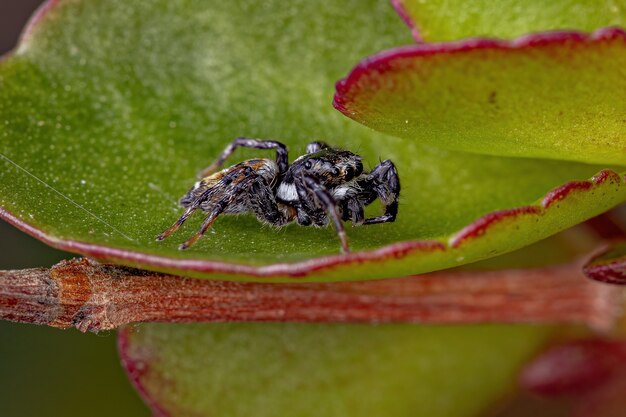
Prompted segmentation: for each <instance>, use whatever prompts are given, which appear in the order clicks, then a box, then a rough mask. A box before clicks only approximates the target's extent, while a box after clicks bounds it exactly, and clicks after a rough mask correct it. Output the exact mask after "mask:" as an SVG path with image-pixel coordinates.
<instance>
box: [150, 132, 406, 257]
mask: <svg viewBox="0 0 626 417" xmlns="http://www.w3.org/2000/svg"><path fill="white" fill-rule="evenodd" d="M238 147H246V148H256V149H275V150H276V161H272V160H271V159H249V160H247V161H243V162H240V163H238V164H236V165H233V166H231V167H229V168H226V169H223V170H222V171H220V172H217V173H213V172H214V171H215V170H216V169H218V168H219V167H221V166H222V164H223V163H224V161H225V160H226V158H228V157H229V156H230V155H231V154H232V153H233V152H234V151H235V149H236V148H238ZM361 159H362V158H361V157H360V156H359V155H356V154H354V153H352V152H350V151H344V150H340V149H333V148H330V147H329V146H328V145H327V144H325V143H323V142H312V143H310V144H309V145H308V146H307V148H306V154H305V155H302V156H300V157H299V158H298V159H296V160H295V161H293V163H292V164H291V165H289V162H288V159H287V147H286V146H285V145H283V144H282V143H280V142H276V141H272V140H258V139H249V138H237V139H235V140H234V141H232V142H231V144H230V145H228V146H227V147H226V149H225V150H224V152H222V155H221V156H220V157H219V158H218V160H217V161H216V162H214V163H213V164H212V165H211V166H209V167H208V168H206V169H204V170H203V171H202V172H201V173H200V178H201V179H200V181H198V182H196V184H195V185H194V186H193V187H192V188H191V190H189V192H188V193H187V194H186V195H185V196H184V197H183V198H182V199H181V200H180V204H181V205H182V206H183V207H184V208H185V209H186V210H185V212H184V213H183V215H182V216H180V218H179V219H178V220H177V221H176V223H174V224H173V225H172V226H171V227H170V228H168V229H167V230H165V231H164V232H163V233H161V234H160V235H159V236H157V240H163V239H165V238H166V237H168V236H170V235H171V234H172V233H174V232H175V231H176V230H178V228H179V227H180V226H181V225H182V224H183V223H184V222H185V220H187V218H188V217H189V216H190V215H191V214H192V213H193V212H194V211H196V210H197V209H201V210H203V211H205V212H206V213H207V214H208V215H207V217H206V219H205V221H204V223H202V227H200V230H199V231H198V232H197V233H196V234H195V235H193V236H192V237H191V238H189V239H188V240H187V241H186V242H185V243H183V244H182V245H180V249H186V248H188V247H189V246H191V245H193V244H194V243H195V242H196V241H197V240H198V239H199V238H200V237H202V235H203V234H204V233H205V232H206V231H207V230H208V228H209V227H210V226H211V225H212V224H213V222H214V221H215V219H217V217H218V216H219V215H220V214H222V213H225V214H238V213H244V212H253V213H254V214H256V216H257V218H258V219H259V220H260V221H263V222H266V223H269V224H271V225H273V226H283V225H286V224H288V223H291V222H293V221H297V222H298V224H300V225H302V226H309V225H314V226H318V227H319V226H325V225H327V224H328V220H329V218H330V219H331V220H332V221H333V224H334V225H335V229H336V231H337V235H338V236H339V240H340V241H341V249H342V251H343V252H348V250H349V247H348V239H347V237H346V232H345V230H344V227H343V223H342V220H346V221H348V220H351V221H352V223H353V225H360V224H375V223H385V222H393V221H394V220H395V219H396V214H397V213H398V197H399V194H400V181H399V178H398V172H397V171H396V167H395V166H394V165H393V162H391V161H389V160H387V161H383V162H381V163H380V164H378V165H377V166H376V167H374V169H373V170H372V171H371V172H364V171H363V164H362V163H361ZM377 198H379V199H380V200H381V201H382V202H383V204H384V205H385V214H383V215H382V216H378V217H372V218H369V219H366V218H365V215H364V213H363V208H364V207H365V206H367V205H368V204H371V203H372V202H373V201H374V200H376V199H377Z"/></svg>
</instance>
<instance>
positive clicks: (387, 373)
mask: <svg viewBox="0 0 626 417" xmlns="http://www.w3.org/2000/svg"><path fill="white" fill-rule="evenodd" d="M549 331H550V328H549V327H543V326H518V327H506V326H471V327H457V326H448V327H436V326H435V327H432V326H411V325H383V326H361V325H332V324H327V325H310V324H308V325H304V324H250V323H248V324H246V323H239V324H194V325H163V324H150V325H141V326H140V327H139V328H137V329H136V330H132V329H129V328H127V329H126V330H123V331H122V332H121V333H120V335H119V342H120V345H119V346H120V354H121V356H122V361H123V363H124V365H125V367H126V370H127V372H128V374H129V376H130V378H131V380H132V381H133V382H134V384H135V386H136V387H137V388H138V390H139V391H140V392H141V393H142V396H143V397H144V400H146V402H147V403H148V404H150V405H151V408H152V409H153V411H154V412H160V413H161V414H162V415H168V416H172V417H175V416H190V415H193V416H198V417H200V416H233V417H237V416H250V415H255V416H258V417H264V416H276V415H283V414H284V413H285V410H289V415H290V416H294V417H303V416H319V415H324V416H329V417H332V416H342V417H348V416H363V415H368V416H388V417H400V416H407V417H409V416H411V417H412V416H416V415H428V416H432V417H438V416H455V417H462V416H467V417H470V416H475V415H478V414H479V413H480V412H484V411H485V410H484V409H485V407H486V406H487V404H489V403H491V402H493V401H495V400H496V399H497V398H498V397H500V396H502V395H503V394H505V393H506V392H507V391H508V389H509V388H508V387H510V386H511V384H512V383H513V381H514V380H515V374H516V372H517V370H518V369H519V367H520V365H521V364H522V362H523V361H524V360H525V359H527V358H528V357H529V355H531V354H532V353H533V352H534V351H535V349H536V347H537V345H538V344H541V343H543V342H545V340H546V337H547V335H548V334H549ZM452 375H453V376H454V377H453V380H454V382H453V383H452V382H451V381H452V379H451V377H452ZM496 387H497V388H496ZM494 388H495V389H494Z"/></svg>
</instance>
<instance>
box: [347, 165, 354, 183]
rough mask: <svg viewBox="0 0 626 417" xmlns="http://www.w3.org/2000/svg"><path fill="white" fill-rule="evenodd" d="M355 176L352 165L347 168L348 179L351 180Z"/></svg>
mask: <svg viewBox="0 0 626 417" xmlns="http://www.w3.org/2000/svg"><path fill="white" fill-rule="evenodd" d="M352 178H354V169H352V167H348V168H346V181H350V180H351V179H352Z"/></svg>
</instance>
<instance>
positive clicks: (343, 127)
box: [0, 0, 626, 281]
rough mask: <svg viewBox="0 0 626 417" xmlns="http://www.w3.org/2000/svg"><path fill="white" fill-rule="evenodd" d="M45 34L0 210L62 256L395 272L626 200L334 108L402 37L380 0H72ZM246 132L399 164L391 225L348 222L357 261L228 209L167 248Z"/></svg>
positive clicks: (495, 248) (562, 172) (1, 113)
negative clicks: (342, 88)
mask: <svg viewBox="0 0 626 417" xmlns="http://www.w3.org/2000/svg"><path fill="white" fill-rule="evenodd" d="M34 22H35V23H32V24H31V25H30V27H29V29H28V30H27V32H26V33H25V34H24V37H23V40H22V43H21V45H20V47H19V48H18V49H17V51H16V52H15V54H14V55H13V56H11V57H8V58H6V59H5V60H4V61H3V62H2V64H1V65H0V145H1V150H2V152H1V156H0V164H1V165H2V169H1V170H0V206H1V207H2V209H1V210H0V215H1V216H2V217H3V218H5V219H7V220H8V221H10V222H11V223H13V224H14V225H16V226H18V227H20V228H21V229H22V230H25V231H27V232H28V233H30V234H32V235H34V236H36V237H38V238H40V239H42V240H44V241H46V242H47V243H49V244H51V245H53V246H56V247H59V248H62V249H65V250H70V251H74V252H78V253H82V254H85V255H88V256H91V257H94V258H96V259H100V260H105V261H113V262H118V263H122V264H127V265H133V266H139V267H142V268H148V269H156V270H160V271H165V272H173V273H177V274H183V275H191V276H197V277H210V278H225V279H248V280H250V279H262V280H292V279H294V278H298V279H304V280H310V281H314V280H355V279H367V278H385V277H394V276H395V277H397V276H404V275H407V274H414V273H420V272H425V271H431V270H435V269H441V268H446V267H450V266H455V265H459V264H463V263H467V262H471V261H474V260H477V259H483V258H487V257H491V256H494V255H497V254H500V253H504V252H507V251H510V250H513V249H516V248H519V247H522V246H525V245H527V244H529V243H531V242H533V241H536V240H539V239H542V238H544V237H546V236H548V235H550V234H553V233H555V232H557V231H559V230H562V229H564V228H567V227H569V226H571V225H573V224H576V223H578V222H580V221H583V220H585V219H587V218H589V217H591V216H593V215H596V214H598V213H601V212H603V211H605V210H607V209H608V208H610V207H612V206H614V205H616V204H618V203H619V202H621V201H623V200H624V199H625V198H626V188H625V187H624V182H623V178H621V177H620V176H618V175H617V174H615V173H613V172H610V171H602V172H601V173H600V174H599V175H598V176H597V177H595V179H594V180H586V179H589V178H591V177H592V176H593V175H594V174H597V173H598V172H600V171H601V169H602V168H605V166H606V165H605V164H602V165H595V166H594V165H586V164H579V163H572V162H561V161H546V160H538V159H512V158H500V157H492V156H481V155H469V154H465V153H459V152H456V151H446V150H441V149H435V148H430V147H427V146H424V145H422V144H420V143H417V142H416V141H415V140H413V139H398V138H393V137H389V136H385V135H382V134H379V133H376V132H373V131H371V130H369V129H366V128H364V127H362V126H360V125H358V124H356V123H354V122H352V121H350V120H348V119H346V118H345V117H343V116H342V115H341V114H340V113H338V112H336V111H334V110H333V108H332V106H331V105H330V102H331V98H332V97H331V96H332V86H333V84H334V82H335V81H336V80H337V79H339V78H340V77H341V75H342V74H345V73H346V71H348V69H349V68H350V67H351V66H352V65H354V63H355V62H357V61H358V60H359V59H361V58H362V57H363V56H366V55H370V54H372V53H375V52H376V51H379V50H382V49H385V48H389V47H392V46H395V45H399V44H403V43H407V42H409V41H410V38H409V34H408V33H407V31H406V28H404V27H403V25H402V24H401V21H400V20H399V19H398V17H397V16H396V15H395V14H394V11H393V9H392V8H391V7H390V6H389V4H388V3H387V2H385V1H375V0H369V2H367V3H365V2H364V1H362V0H358V1H356V0H345V1H342V2H333V3H328V2H318V1H296V2H290V3H289V6H288V7H286V6H285V4H284V2H279V1H277V0H275V1H265V2H262V3H259V2H255V1H251V0H242V1H239V2H217V1H216V2H207V1H200V0H193V1H183V0H174V1H165V0H150V1H145V2H132V3H129V2H124V1H121V0H108V1H84V0H65V1H54V2H50V3H48V6H46V8H44V9H43V12H42V13H40V14H39V16H38V17H37V18H35V20H34ZM236 136H251V137H259V138H273V139H277V140H281V141H283V142H285V143H286V144H287V145H288V146H289V148H290V150H291V157H292V159H293V158H295V157H296V156H297V155H299V154H300V153H302V152H303V151H304V148H305V146H306V143H308V142H309V141H311V140H320V139H321V140H326V141H328V142H330V143H332V144H336V145H337V146H341V147H343V148H346V149H350V150H353V151H357V152H359V153H360V154H362V155H363V156H364V158H365V161H366V165H368V166H369V167H370V168H371V167H373V166H374V165H375V164H376V163H377V162H378V160H379V159H391V160H393V161H394V163H396V165H397V166H398V170H399V172H400V179H401V183H402V195H401V202H400V214H399V216H398V220H397V222H396V223H393V224H382V225H375V226H366V227H355V228H350V227H348V236H349V238H350V243H351V247H352V249H353V252H352V253H351V254H350V255H347V256H344V255H338V253H339V242H338V239H337V238H336V236H335V233H334V231H333V230H332V229H331V228H325V229H324V228H322V229H315V228H303V227H300V226H297V225H290V226H288V227H285V228H283V229H281V230H276V229H273V228H270V227H267V226H264V225H262V224H260V223H259V222H258V221H257V220H256V219H255V218H254V217H253V216H248V215H246V216H240V217H229V216H223V217H222V218H220V219H218V221H217V222H216V223H215V224H214V226H213V228H212V229H211V230H210V232H209V233H207V235H206V236H205V237H204V238H203V239H202V240H201V241H200V242H199V243H198V244H197V245H196V246H194V247H192V248H191V249H189V250H187V251H179V250H178V249H177V247H178V245H179V244H180V243H181V242H182V241H184V240H185V239H186V238H187V237H189V236H190V235H191V234H192V233H194V232H195V231H196V230H197V228H198V227H199V225H200V223H201V221H202V216H201V215H196V216H194V217H193V218H192V219H190V220H189V221H188V222H187V223H186V224H185V225H184V227H183V228H181V230H180V231H179V232H178V233H177V234H175V235H173V236H172V237H170V238H169V239H167V240H165V241H163V242H156V241H155V240H154V238H155V236H156V235H157V234H158V233H160V232H161V231H162V230H164V229H165V228H166V227H168V226H169V225H170V224H172V223H173V222H174V221H175V220H176V219H177V218H178V216H180V214H181V212H182V211H181V209H180V207H178V204H177V200H178V199H179V198H180V196H182V195H183V194H184V193H185V192H186V191H187V190H188V188H189V187H191V185H192V184H193V183H194V182H195V181H196V178H195V175H196V173H197V172H198V171H199V170H200V169H202V168H204V167H205V166H207V165H209V164H210V163H211V162H212V161H213V160H214V158H215V157H216V156H217V155H218V153H219V152H220V151H221V150H222V149H223V148H224V147H225V146H226V145H227V144H228V143H229V142H230V140H232V139H233V138H234V137H236ZM237 152H238V153H237V154H236V155H235V156H234V157H233V158H232V161H233V163H234V162H236V161H238V160H242V159H245V158H248V157H252V156H259V155H260V156H266V157H272V156H271V153H269V152H265V153H264V152H259V151H241V152H240V151H237ZM572 181H574V182H572ZM555 189H556V191H552V192H551V191H550V190H555ZM373 206H374V207H372V208H371V210H370V211H368V213H369V214H370V215H375V214H376V213H378V211H379V210H380V208H379V207H378V206H377V204H374V205H373ZM490 213H491V214H490ZM348 226H349V224H348Z"/></svg>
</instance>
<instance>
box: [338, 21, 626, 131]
mask: <svg viewBox="0 0 626 417" xmlns="http://www.w3.org/2000/svg"><path fill="white" fill-rule="evenodd" d="M612 41H622V42H624V43H625V44H626V30H624V29H622V28H619V27H605V28H601V29H598V30H596V31H594V32H591V33H587V32H579V31H553V32H538V33H532V34H529V35H523V36H520V37H518V38H515V39H512V40H501V39H492V38H468V39H463V40H460V41H454V42H441V43H423V44H419V45H407V46H400V47H397V48H392V49H387V50H385V51H382V52H379V53H377V54H374V55H372V56H369V57H367V58H365V59H363V60H362V61H361V62H360V63H358V64H357V65H356V66H355V67H354V68H353V69H352V70H351V71H350V73H349V74H348V75H347V76H346V77H345V78H343V79H341V80H339V81H338V82H337V84H336V85H335V90H336V92H335V96H334V98H333V106H334V107H335V108H336V109H337V110H339V111H340V112H341V113H343V114H344V115H345V116H347V117H349V118H351V119H355V117H354V116H355V114H356V113H355V112H354V111H353V110H351V108H350V104H351V102H352V89H353V88H355V87H358V85H359V83H360V81H361V80H362V79H363V78H365V77H367V76H368V75H369V74H370V73H379V74H384V73H386V72H389V71H393V70H394V65H393V64H394V62H395V61H399V60H404V59H414V58H423V57H429V56H435V55H456V54H464V53H468V52H473V51H476V50H494V51H502V50H524V51H531V50H533V49H534V48H542V47H546V46H556V45H564V44H602V43H605V42H612Z"/></svg>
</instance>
